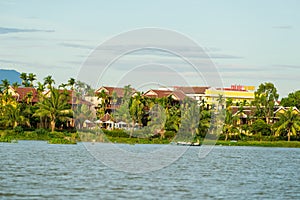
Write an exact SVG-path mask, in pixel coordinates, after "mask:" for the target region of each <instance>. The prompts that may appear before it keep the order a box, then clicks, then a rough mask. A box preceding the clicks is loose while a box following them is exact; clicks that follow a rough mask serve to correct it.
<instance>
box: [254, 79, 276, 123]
mask: <svg viewBox="0 0 300 200" xmlns="http://www.w3.org/2000/svg"><path fill="white" fill-rule="evenodd" d="M278 97H279V95H278V93H277V89H276V87H275V86H274V84H273V83H264V84H260V85H259V87H258V89H257V91H255V93H254V101H253V103H254V105H255V106H256V116H257V117H262V118H265V119H266V122H267V124H269V123H270V118H271V117H273V114H274V106H275V102H276V101H277V100H278Z"/></svg>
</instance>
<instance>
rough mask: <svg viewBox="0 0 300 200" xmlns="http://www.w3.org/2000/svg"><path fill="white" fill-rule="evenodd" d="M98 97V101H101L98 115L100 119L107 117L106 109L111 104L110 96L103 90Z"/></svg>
mask: <svg viewBox="0 0 300 200" xmlns="http://www.w3.org/2000/svg"><path fill="white" fill-rule="evenodd" d="M97 96H98V99H100V100H101V103H100V105H98V106H99V109H98V111H97V112H98V114H99V118H101V117H103V116H104V115H105V111H106V107H107V105H108V103H109V99H108V94H107V93H106V92H105V91H104V90H101V91H100V93H98V94H97Z"/></svg>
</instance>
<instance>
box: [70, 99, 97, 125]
mask: <svg viewBox="0 0 300 200" xmlns="http://www.w3.org/2000/svg"><path fill="white" fill-rule="evenodd" d="M73 112H74V120H75V124H76V128H78V129H81V128H82V125H83V123H84V121H85V120H94V118H95V116H94V114H93V112H92V111H91V110H90V109H89V107H88V106H87V105H85V104H79V105H77V107H76V108H74V109H73Z"/></svg>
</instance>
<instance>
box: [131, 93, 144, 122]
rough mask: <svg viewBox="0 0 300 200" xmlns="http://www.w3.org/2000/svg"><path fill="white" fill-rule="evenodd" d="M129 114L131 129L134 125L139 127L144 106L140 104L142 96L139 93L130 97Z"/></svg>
mask: <svg viewBox="0 0 300 200" xmlns="http://www.w3.org/2000/svg"><path fill="white" fill-rule="evenodd" d="M129 112H130V115H131V119H132V127H134V125H135V123H138V124H139V126H141V125H142V119H143V117H144V104H143V103H142V96H141V94H140V93H139V92H138V93H137V94H136V95H135V96H134V97H132V100H131V104H130V108H129Z"/></svg>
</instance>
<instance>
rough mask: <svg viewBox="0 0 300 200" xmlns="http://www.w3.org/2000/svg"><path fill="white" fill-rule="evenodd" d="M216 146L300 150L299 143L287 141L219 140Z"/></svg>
mask: <svg viewBox="0 0 300 200" xmlns="http://www.w3.org/2000/svg"><path fill="white" fill-rule="evenodd" d="M216 145H224V146H258V147H289V148H300V142H299V141H290V142H287V141H224V140H218V141H217V143H216Z"/></svg>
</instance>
